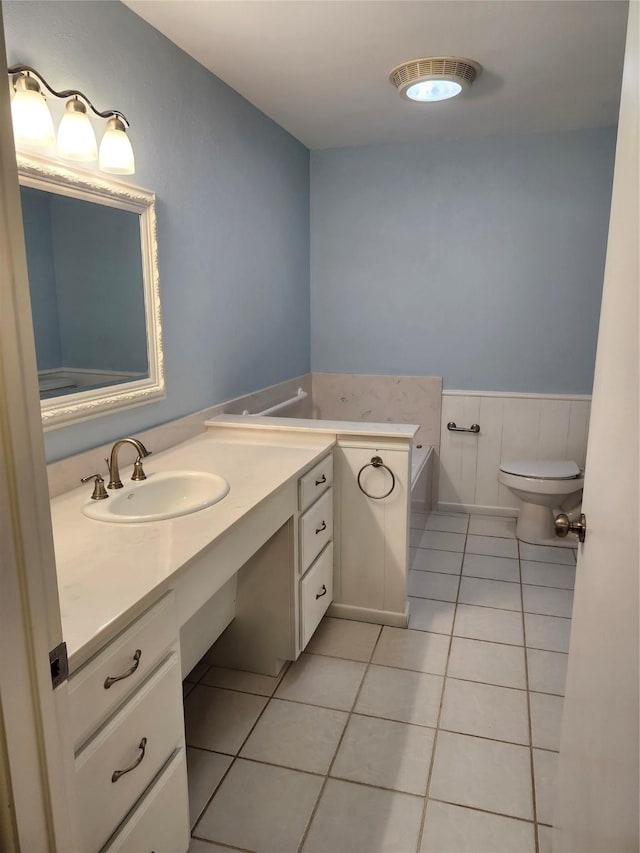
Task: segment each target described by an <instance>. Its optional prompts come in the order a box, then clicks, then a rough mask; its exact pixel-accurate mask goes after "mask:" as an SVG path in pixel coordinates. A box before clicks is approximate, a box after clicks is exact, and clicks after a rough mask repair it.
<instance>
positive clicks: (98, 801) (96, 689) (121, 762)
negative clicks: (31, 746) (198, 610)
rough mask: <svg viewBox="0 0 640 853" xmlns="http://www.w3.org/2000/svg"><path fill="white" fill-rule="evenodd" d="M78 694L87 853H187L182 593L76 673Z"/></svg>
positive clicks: (73, 692) (73, 700) (75, 711)
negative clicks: (179, 608)
mask: <svg viewBox="0 0 640 853" xmlns="http://www.w3.org/2000/svg"><path fill="white" fill-rule="evenodd" d="M69 696H70V708H71V718H72V723H73V725H74V739H75V744H74V749H75V779H76V791H77V802H78V815H79V822H80V834H81V837H82V842H83V845H84V846H83V853H98V851H101V850H103V849H107V850H123V851H125V850H130V851H132V853H133V851H134V850H135V851H136V853H138V851H142V850H146V849H147V848H148V850H149V851H151V850H154V851H155V853H159V851H160V850H167V851H169V850H170V851H171V853H184V851H186V850H187V848H188V845H189V817H188V795H187V779H186V764H185V747H184V718H183V708H182V688H181V672H180V648H179V640H178V628H177V622H176V615H175V600H174V595H173V593H169V594H168V595H165V596H164V597H163V598H162V599H161V600H160V601H159V602H158V603H157V604H155V605H154V606H153V607H151V608H150V609H149V610H148V611H147V612H146V613H144V614H142V615H141V616H140V617H139V618H138V619H136V620H135V621H134V622H133V624H131V625H130V626H129V627H128V628H126V629H125V630H124V631H123V632H121V633H120V634H119V635H118V636H117V637H115V638H114V639H113V640H111V641H110V642H109V643H108V644H107V645H106V646H105V647H104V648H103V649H102V650H101V651H99V652H98V653H97V654H96V655H95V656H94V657H93V658H91V659H90V660H89V661H88V662H87V663H86V664H85V665H84V666H83V667H81V668H80V669H79V670H78V671H77V672H75V673H73V674H72V675H71V676H70V678H69ZM169 792H170V799H171V805H170V806H169V807H168V806H167V803H166V800H167V797H168V796H169ZM167 808H169V811H168V812H167ZM163 823H164V824H167V823H170V825H171V831H170V833H168V834H167V832H163V833H162V836H161V837H160V835H159V834H158V832H157V830H156V829H154V831H153V832H151V833H150V834H149V832H147V830H145V827H159V826H161V825H163ZM156 838H157V839H158V842H160V841H162V844H164V847H163V846H162V844H157V843H156V841H155V839H156ZM131 839H134V840H133V841H131ZM135 839H138V841H135ZM141 839H144V843H143V844H142V846H140V843H139V842H140V840H141ZM169 839H173V840H171V845H170V846H167V843H168V841H169ZM132 843H135V844H136V845H137V846H135V847H133V846H131V845H132ZM105 845H106V846H105Z"/></svg>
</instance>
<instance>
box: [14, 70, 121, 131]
mask: <svg viewBox="0 0 640 853" xmlns="http://www.w3.org/2000/svg"><path fill="white" fill-rule="evenodd" d="M7 73H8V74H10V75H11V76H12V82H13V83H15V79H13V78H14V77H16V76H18V75H20V74H32V75H33V76H34V77H35V78H36V80H37V81H38V82H39V83H41V84H42V85H43V86H44V87H45V89H47V91H48V92H49V93H50V94H52V95H53V96H54V97H56V98H77V97H80V98H82V100H83V101H84V102H85V103H86V104H87V106H88V107H89V108H90V109H91V111H92V112H93V113H94V114H95V115H97V116H98V117H99V118H119V119H121V120H122V121H123V122H124V123H125V124H126V126H127V127H129V126H130V123H129V121H128V119H127V117H126V116H125V115H124V114H123V113H121V112H120V110H104V111H103V112H101V111H100V110H97V109H96V108H95V107H94V106H93V104H92V103H91V101H90V100H89V98H87V96H86V95H85V94H84V93H83V92H80V91H79V90H78V89H65V90H64V91H62V92H57V91H56V90H55V89H54V88H53V87H52V86H50V85H49V84H48V83H47V81H46V80H45V79H44V77H43V76H42V74H40V72H39V71H36V70H35V68H31V67H30V66H29V65H12V66H11V68H8V69H7Z"/></svg>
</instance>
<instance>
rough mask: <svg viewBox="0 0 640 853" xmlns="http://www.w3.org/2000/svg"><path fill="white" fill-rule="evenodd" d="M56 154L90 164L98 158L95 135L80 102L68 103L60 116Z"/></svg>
mask: <svg viewBox="0 0 640 853" xmlns="http://www.w3.org/2000/svg"><path fill="white" fill-rule="evenodd" d="M58 154H59V155H60V156H61V157H66V158H67V159H69V160H80V161H82V162H84V163H90V162H92V161H94V160H95V159H96V158H97V156H98V143H97V142H96V135H95V132H94V130H93V127H92V126H91V122H90V121H89V117H88V116H87V113H86V110H85V107H84V104H81V103H80V101H69V103H68V104H67V109H66V111H65V113H64V115H63V116H62V120H61V122H60V127H59V128H58Z"/></svg>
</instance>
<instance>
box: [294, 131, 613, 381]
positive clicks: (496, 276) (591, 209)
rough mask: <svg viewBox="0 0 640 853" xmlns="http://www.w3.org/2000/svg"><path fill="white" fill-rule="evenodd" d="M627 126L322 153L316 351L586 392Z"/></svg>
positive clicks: (315, 195) (338, 366)
mask: <svg viewBox="0 0 640 853" xmlns="http://www.w3.org/2000/svg"><path fill="white" fill-rule="evenodd" d="M614 150H615V130H614V129H602V130H586V131H580V132H574V133H562V134H550V135H529V136H514V137H492V138H486V139H464V140H452V141H447V142H439V143H434V144H429V145H422V146H399V145H395V146H380V147H361V148H345V149H332V150H326V151H313V152H312V154H311V317H312V336H311V341H312V344H311V363H312V369H313V370H317V371H328V372H349V373H351V372H354V373H383V374H394V373H397V374H433V375H438V376H442V377H443V379H444V386H445V387H446V388H460V389H472V390H491V391H520V392H546V393H565V392H566V393H580V394H589V393H590V392H591V388H592V382H593V368H594V360H595V348H596V336H597V329H598V319H599V312H600V296H601V290H602V279H603V271H604V260H605V248H606V239H607V226H608V219H609V203H610V195H611V182H612V176H613V160H614Z"/></svg>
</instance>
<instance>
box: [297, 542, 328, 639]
mask: <svg viewBox="0 0 640 853" xmlns="http://www.w3.org/2000/svg"><path fill="white" fill-rule="evenodd" d="M332 601H333V542H329V544H328V545H327V547H326V548H325V549H324V551H323V552H322V554H320V556H319V557H318V559H317V560H316V561H315V563H314V564H313V566H312V567H311V568H310V569H309V571H308V572H307V574H306V575H305V576H304V577H303V578H302V580H301V581H300V648H301V649H304V647H305V646H306V645H307V643H308V642H309V640H310V639H311V637H312V635H313V632H314V631H315V630H316V628H317V627H318V625H319V624H320V620H321V619H322V617H323V616H324V614H325V611H326V609H327V608H328V607H329V605H330V604H331V602H332Z"/></svg>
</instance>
